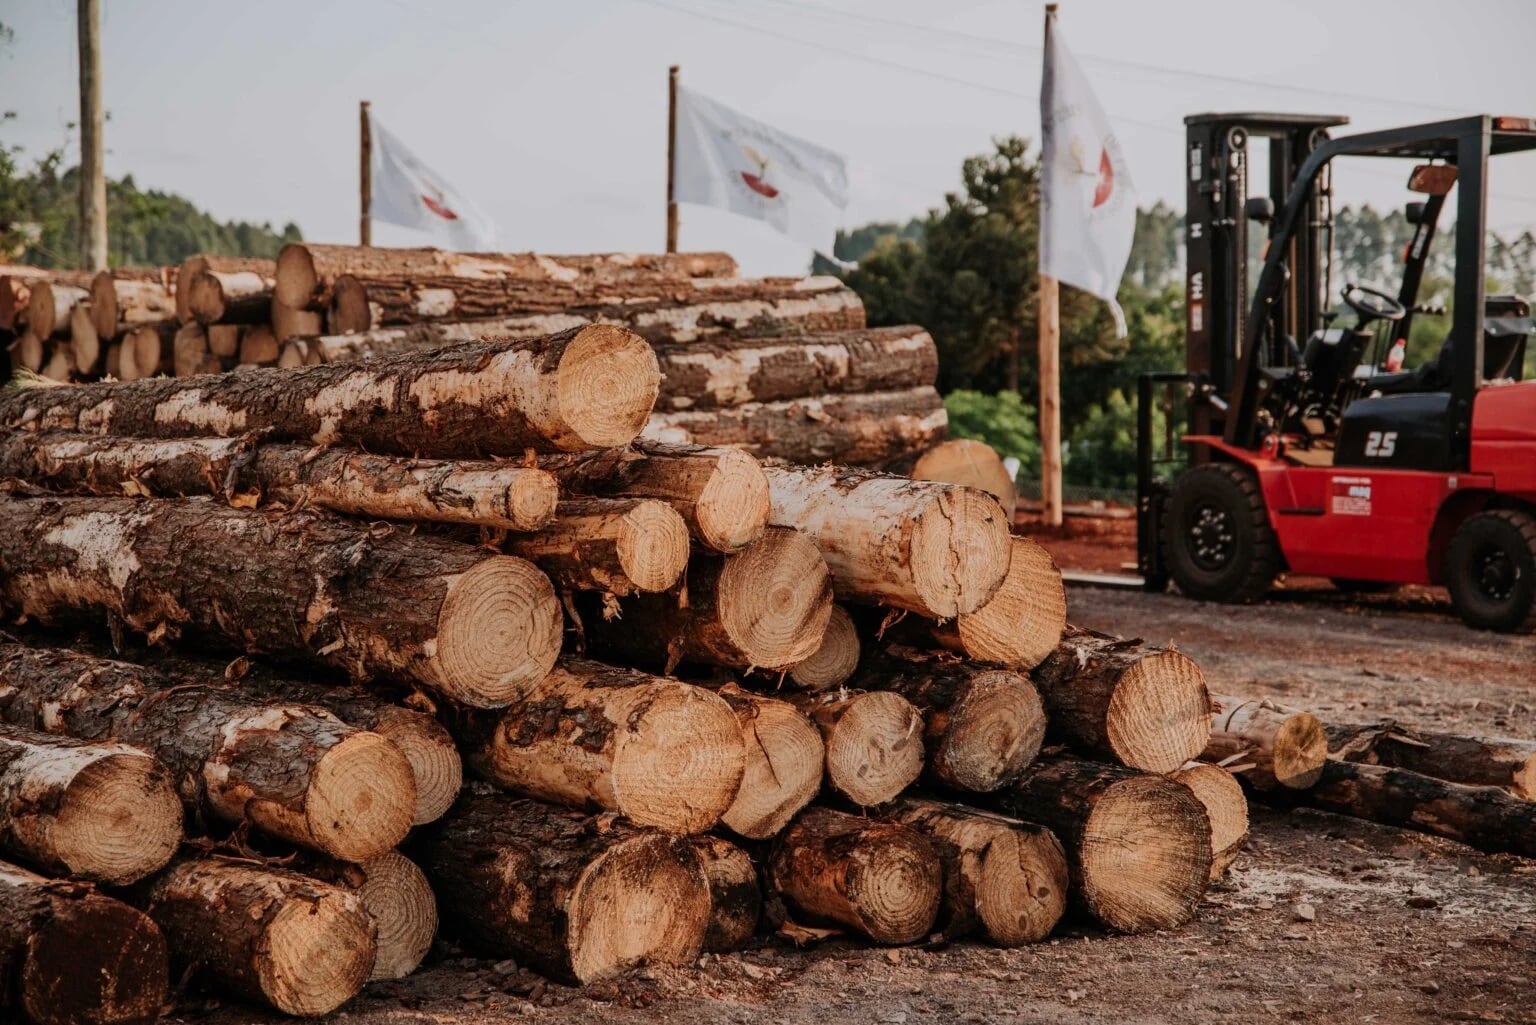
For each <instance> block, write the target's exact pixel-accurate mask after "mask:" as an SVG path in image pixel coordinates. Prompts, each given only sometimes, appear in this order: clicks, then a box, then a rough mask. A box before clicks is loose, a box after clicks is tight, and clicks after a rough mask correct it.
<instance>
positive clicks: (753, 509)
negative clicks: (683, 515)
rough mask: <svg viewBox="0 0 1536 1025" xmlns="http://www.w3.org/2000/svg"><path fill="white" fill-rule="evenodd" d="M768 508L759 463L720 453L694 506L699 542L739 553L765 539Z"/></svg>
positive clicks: (741, 454)
mask: <svg viewBox="0 0 1536 1025" xmlns="http://www.w3.org/2000/svg"><path fill="white" fill-rule="evenodd" d="M768 508H769V505H768V478H766V477H765V476H763V468H762V467H761V466H759V465H758V462H757V460H756V459H754V458H752V457H751V456H749V455H747V454H746V453H745V452H742V451H740V450H739V449H734V448H728V449H720V450H718V458H717V460H716V463H715V469H714V472H712V473H711V474H710V475H709V479H708V480H706V481H705V483H704V487H703V488H702V489H701V490H700V491H699V497H698V499H697V501H696V502H695V503H694V510H693V512H694V519H695V521H696V522H697V524H698V529H699V540H700V541H702V542H703V543H704V544H705V545H706V546H708V547H710V548H712V549H714V550H715V551H717V552H725V553H727V554H729V553H732V552H739V551H741V550H742V549H743V548H745V547H747V546H748V545H750V544H753V543H754V542H756V541H757V540H758V539H760V538H761V537H762V536H763V530H764V529H765V528H766V527H767V524H768Z"/></svg>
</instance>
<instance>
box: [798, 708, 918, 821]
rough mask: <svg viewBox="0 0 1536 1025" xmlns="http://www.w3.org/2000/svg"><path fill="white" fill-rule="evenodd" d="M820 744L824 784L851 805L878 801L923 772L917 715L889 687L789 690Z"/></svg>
mask: <svg viewBox="0 0 1536 1025" xmlns="http://www.w3.org/2000/svg"><path fill="white" fill-rule="evenodd" d="M789 700H790V702H791V703H792V704H794V705H795V706H796V707H797V708H799V709H800V710H801V711H802V712H804V713H805V714H806V716H807V717H809V718H810V720H811V722H813V723H815V724H816V728H817V729H819V730H820V731H821V739H822V742H823V743H824V744H825V745H826V749H827V754H826V765H827V785H828V786H830V787H831V788H832V789H833V790H835V791H837V792H838V793H839V794H841V795H842V796H843V797H846V798H847V799H848V800H850V801H852V802H853V803H854V804H859V805H863V806H865V807H870V806H873V805H877V804H884V803H885V802H886V801H889V800H891V799H892V798H893V797H895V796H896V795H897V794H899V793H901V792H902V791H903V790H905V789H906V788H907V786H908V785H909V784H910V783H912V781H913V780H915V779H917V777H918V776H919V775H920V774H921V773H922V771H923V717H922V714H921V713H920V712H919V711H918V710H917V709H916V708H914V707H913V706H912V703H911V702H910V701H908V700H907V699H906V698H904V697H902V696H900V695H899V694H893V693H891V692H890V691H870V692H869V693H866V694H857V693H852V692H849V691H835V692H832V693H829V694H795V695H792V696H790V697H789Z"/></svg>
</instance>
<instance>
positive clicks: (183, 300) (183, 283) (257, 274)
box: [172, 255, 277, 322]
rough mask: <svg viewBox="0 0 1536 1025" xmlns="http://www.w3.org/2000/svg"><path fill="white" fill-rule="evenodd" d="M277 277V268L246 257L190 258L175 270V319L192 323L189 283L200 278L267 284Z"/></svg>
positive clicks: (271, 264)
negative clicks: (235, 278)
mask: <svg viewBox="0 0 1536 1025" xmlns="http://www.w3.org/2000/svg"><path fill="white" fill-rule="evenodd" d="M276 273H277V264H276V263H275V262H274V261H272V260H263V259H259V258H256V257H246V256H207V255H198V256H190V257H188V258H187V259H185V260H183V261H182V262H181V266H180V267H178V268H177V269H176V279H175V281H174V282H173V285H174V288H173V289H172V292H173V297H174V299H175V300H176V319H177V320H180V321H183V322H185V321H188V320H192V319H194V318H193V314H192V306H191V300H192V282H193V279H194V278H196V277H197V276H198V275H199V274H213V275H215V276H216V277H219V278H220V279H221V280H222V279H224V278H227V277H230V276H235V275H242V276H243V275H251V276H253V277H254V278H258V279H263V280H267V281H270V280H272V279H273V277H274V276H275V275H276Z"/></svg>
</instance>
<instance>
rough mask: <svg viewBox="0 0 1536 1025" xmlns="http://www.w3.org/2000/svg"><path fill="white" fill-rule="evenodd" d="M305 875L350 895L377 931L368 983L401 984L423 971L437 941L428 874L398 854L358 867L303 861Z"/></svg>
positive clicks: (300, 862)
mask: <svg viewBox="0 0 1536 1025" xmlns="http://www.w3.org/2000/svg"><path fill="white" fill-rule="evenodd" d="M294 864H295V867H296V868H297V869H298V871H300V872H302V873H303V874H304V875H307V876H310V877H312V878H315V879H319V880H320V881H321V882H325V883H329V884H331V885H332V886H338V887H340V888H342V889H344V890H350V891H351V892H353V893H355V894H357V896H358V897H359V898H360V899H361V900H362V902H363V908H364V909H365V910H366V911H367V912H368V915H369V917H370V918H372V919H373V922H374V925H375V926H376V927H377V930H378V939H377V948H378V955H377V956H376V957H375V958H374V961H373V971H372V972H371V973H370V974H369V976H368V979H369V981H370V982H377V981H379V980H382V979H403V978H405V977H406V976H407V975H409V974H411V973H412V972H414V971H415V970H416V969H417V968H419V967H420V966H421V962H422V961H423V960H424V959H425V958H426V956H427V951H428V950H430V949H431V948H432V941H433V939H435V938H436V937H437V898H436V897H435V896H434V895H433V893H432V884H431V883H429V882H427V876H426V873H425V872H423V871H422V870H421V869H420V868H419V867H417V865H416V863H415V862H414V861H412V860H410V859H409V858H407V857H405V855H403V854H401V853H400V852H398V851H386V852H385V853H383V854H381V855H379V856H378V857H376V858H369V859H368V860H367V861H365V862H363V863H361V864H351V863H349V862H345V861H331V860H328V859H314V858H301V859H299V860H297V861H296V862H295V863H294Z"/></svg>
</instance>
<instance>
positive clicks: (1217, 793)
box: [1168, 762, 1248, 882]
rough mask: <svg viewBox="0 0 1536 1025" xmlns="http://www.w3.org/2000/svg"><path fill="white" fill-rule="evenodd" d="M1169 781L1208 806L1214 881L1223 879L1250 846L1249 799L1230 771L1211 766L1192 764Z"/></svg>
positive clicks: (1175, 772) (1201, 763)
mask: <svg viewBox="0 0 1536 1025" xmlns="http://www.w3.org/2000/svg"><path fill="white" fill-rule="evenodd" d="M1168 778H1169V779H1172V780H1176V781H1177V782H1179V783H1183V784H1184V785H1185V786H1187V787H1189V789H1190V790H1191V791H1192V792H1193V793H1194V795H1195V796H1196V797H1197V798H1199V799H1200V803H1201V804H1203V805H1204V806H1205V817H1206V818H1207V819H1209V820H1210V823H1211V855H1212V861H1211V881H1212V882H1214V881H1215V880H1217V879H1218V878H1220V876H1221V874H1222V873H1223V872H1225V871H1226V870H1227V869H1228V867H1230V866H1231V864H1232V862H1234V861H1236V860H1237V856H1238V854H1240V853H1241V852H1242V849H1243V845H1244V844H1245V843H1247V842H1248V798H1246V797H1244V796H1243V786H1242V784H1241V783H1239V782H1238V781H1237V777H1236V776H1233V775H1232V774H1231V773H1230V772H1228V771H1227V770H1226V769H1223V768H1221V767H1220V766H1218V765H1211V764H1210V763H1208V762H1190V763H1189V764H1188V765H1185V766H1184V767H1183V768H1181V769H1175V770H1174V771H1173V772H1170V773H1169V774H1168Z"/></svg>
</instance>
